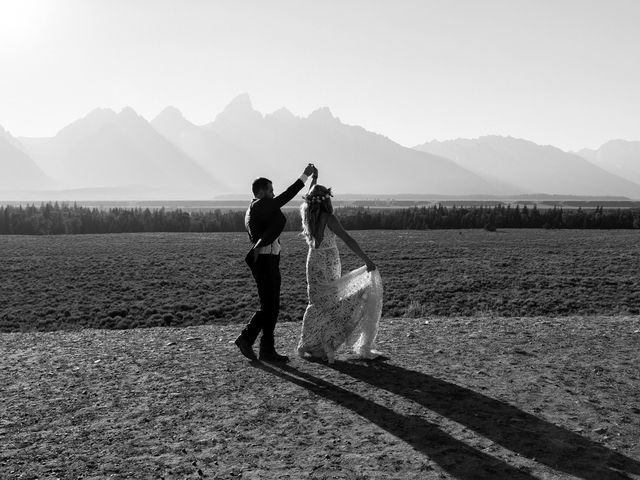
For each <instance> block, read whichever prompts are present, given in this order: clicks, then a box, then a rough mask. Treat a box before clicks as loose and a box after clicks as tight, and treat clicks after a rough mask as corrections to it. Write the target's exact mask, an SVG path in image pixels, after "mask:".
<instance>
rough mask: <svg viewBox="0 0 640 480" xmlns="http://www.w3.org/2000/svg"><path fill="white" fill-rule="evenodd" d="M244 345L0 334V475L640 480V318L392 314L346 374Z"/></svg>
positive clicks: (218, 339) (105, 335)
mask: <svg viewBox="0 0 640 480" xmlns="http://www.w3.org/2000/svg"><path fill="white" fill-rule="evenodd" d="M299 327H300V325H299V323H297V322H288V323H282V324H280V325H279V326H278V330H277V334H278V348H279V349H280V350H283V351H287V352H290V351H291V349H293V347H294V346H295V343H296V338H297V335H298V330H299ZM236 334H237V327H236V326H235V325H205V326H197V327H189V328H151V329H136V330H126V331H108V330H92V329H87V330H81V331H73V332H62V331H58V332H27V333H3V334H0V350H1V351H2V356H0V384H1V385H2V389H3V390H2V394H1V395H0V412H2V415H0V439H1V441H2V448H0V478H3V479H25V480H26V479H36V478H45V479H54V478H60V479H79V478H83V479H104V478H114V479H124V478H127V479H160V478H164V479H176V480H178V479H196V478H210V479H236V478H242V479H256V480H257V479H260V480H262V479H292V480H298V479H305V478H310V479H351V480H355V479H359V480H366V479H376V480H385V479H403V480H405V479H408V480H412V479H427V480H429V479H454V478H455V479H465V480H472V479H473V480H477V479H488V480H521V479H522V480H528V479H547V480H551V479H576V478H580V479H588V480H613V479H624V478H636V479H640V443H639V442H640V441H639V439H640V376H639V373H638V364H639V363H640V353H639V352H640V317H638V316H634V317H602V316H594V317H563V318H551V317H537V318H535V317H534V318H459V317H452V318H439V319H433V318H431V319H428V320H427V321H426V320H425V319H384V320H383V321H382V324H381V329H380V334H379V337H378V340H379V341H378V348H379V349H380V350H381V351H382V352H383V353H385V355H386V356H387V357H388V358H387V359H386V360H383V361H373V362H370V363H365V362H362V361H358V360H355V359H353V358H350V357H349V356H346V355H345V354H342V355H341V356H340V357H339V361H337V362H336V364H335V365H334V366H332V367H330V366H327V365H325V364H321V363H314V362H310V361H305V360H302V359H298V358H295V359H293V361H292V363H291V364H290V365H289V366H286V367H279V366H275V365H267V364H260V363H257V364H255V365H251V364H250V363H249V362H247V361H246V359H244V357H241V356H240V354H239V353H238V352H237V351H236V349H235V346H234V345H233V344H232V343H230V342H231V341H232V340H233V338H234V337H235V335H236Z"/></svg>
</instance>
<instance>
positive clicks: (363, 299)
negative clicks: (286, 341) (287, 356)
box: [298, 228, 382, 363]
mask: <svg viewBox="0 0 640 480" xmlns="http://www.w3.org/2000/svg"><path fill="white" fill-rule="evenodd" d="M341 270H342V265H341V263H340V254H339V252H338V245H337V243H336V235H335V233H333V232H332V231H331V230H329V229H328V228H327V229H326V230H325V236H324V238H323V240H322V242H321V243H320V245H319V246H318V247H317V248H313V247H309V253H308V255H307V293H308V295H309V305H308V306H307V309H306V311H305V313H304V319H303V322H302V334H301V337H300V342H299V344H298V354H299V355H301V356H303V355H304V354H305V353H307V354H309V355H311V356H313V357H319V358H323V359H325V360H328V361H329V363H333V361H334V358H335V354H336V351H337V350H338V349H339V348H341V347H344V348H350V349H352V350H353V351H354V352H355V353H356V354H358V355H359V356H360V357H363V358H374V357H376V356H377V355H378V354H379V353H378V352H376V351H374V350H372V348H373V342H374V340H375V338H376V334H377V332H378V323H379V321H380V315H381V313H382V279H381V277H380V273H379V272H378V270H374V271H372V272H368V271H367V267H366V266H362V267H360V268H358V269H356V270H352V271H351V272H349V273H347V274H345V275H341V273H342V272H341Z"/></svg>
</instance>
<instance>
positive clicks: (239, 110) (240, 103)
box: [215, 93, 263, 123]
mask: <svg viewBox="0 0 640 480" xmlns="http://www.w3.org/2000/svg"><path fill="white" fill-rule="evenodd" d="M262 118H263V116H262V114H261V113H260V112H258V111H256V110H254V108H253V105H252V104H251V98H249V94H247V93H243V94H241V95H238V96H237V97H235V98H234V99H233V100H231V103H229V104H228V105H227V106H226V107H225V109H224V110H223V111H222V112H221V113H219V114H218V115H217V116H216V120H215V121H216V122H232V123H242V122H251V121H257V120H262Z"/></svg>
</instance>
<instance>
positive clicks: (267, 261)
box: [242, 255, 281, 353]
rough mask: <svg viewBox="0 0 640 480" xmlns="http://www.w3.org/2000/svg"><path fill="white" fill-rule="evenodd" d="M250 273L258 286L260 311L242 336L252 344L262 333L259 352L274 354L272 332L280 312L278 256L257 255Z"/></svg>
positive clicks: (253, 317)
mask: <svg viewBox="0 0 640 480" xmlns="http://www.w3.org/2000/svg"><path fill="white" fill-rule="evenodd" d="M251 273H252V274H253V278H254V279H255V281H256V285H257V286H258V296H259V297H260V310H258V311H257V312H256V313H254V314H253V316H252V317H251V320H250V321H249V323H248V324H247V326H246V327H245V328H244V330H242V336H243V337H244V338H245V339H246V340H247V341H248V342H249V343H251V344H253V343H254V342H255V341H256V338H258V334H259V333H260V332H262V337H261V339H260V351H261V352H263V353H264V352H267V353H269V352H275V346H274V338H273V332H274V330H275V328H276V322H277V321H278V313H279V312H280V282H281V279H280V255H259V256H258V261H257V262H256V263H255V264H254V265H253V266H252V267H251Z"/></svg>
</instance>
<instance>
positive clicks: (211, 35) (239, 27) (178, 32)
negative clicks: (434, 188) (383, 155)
mask: <svg viewBox="0 0 640 480" xmlns="http://www.w3.org/2000/svg"><path fill="white" fill-rule="evenodd" d="M0 69H1V70H0V125H2V126H3V127H4V128H6V129H7V130H9V131H10V132H11V133H12V134H14V135H16V136H49V135H53V134H55V133H56V132H57V131H58V130H59V129H61V128H62V127H64V126H65V125H66V124H68V123H70V122H71V121H73V120H75V119H77V118H80V117H82V116H84V115H86V114H87V113H88V112H89V111H90V110H92V109H94V108H96V107H109V108H114V109H118V110H119V109H120V108H122V107H124V106H127V105H128V106H131V107H133V108H134V109H135V110H136V111H138V112H139V113H140V114H142V115H143V116H144V117H145V118H147V119H149V120H150V119H152V118H153V117H154V116H155V115H157V114H158V113H159V112H160V111H161V110H162V109H163V108H164V107H165V106H167V105H174V106H176V107H178V108H179V109H180V110H182V112H183V113H184V114H185V116H186V117H187V118H188V119H189V120H191V121H193V122H194V123H197V124H203V123H206V122H209V121H212V120H213V119H214V118H215V115H216V114H217V113H219V112H220V111H221V110H222V109H223V108H224V107H225V106H226V105H227V104H228V103H229V102H230V101H231V99H232V98H233V97H235V96H236V95H238V94H240V93H245V92H246V93H249V95H250V96H251V98H252V100H253V104H254V107H255V108H256V109H257V110H259V111H261V112H263V113H269V112H272V111H274V110H276V109H278V108H280V107H282V106H286V107H287V108H289V109H290V110H291V111H292V112H293V113H294V114H297V115H301V116H306V115H308V114H309V113H310V112H311V111H313V110H315V109H316V108H319V107H323V106H328V107H330V108H331V110H332V112H333V113H334V115H336V116H337V117H339V118H340V119H341V120H342V121H343V122H344V123H348V124H357V125H362V126H363V127H365V128H367V129H368V130H372V131H375V132H378V133H381V134H383V135H386V136H388V137H390V138H391V139H393V140H395V141H397V142H399V143H401V144H403V145H406V146H413V145H416V144H418V143H423V142H425V141H427V140H432V139H439V140H443V139H450V138H457V137H477V136H480V135H486V134H499V135H511V136H515V137H522V138H527V139H530V140H533V141H535V142H537V143H541V144H554V145H557V146H559V147H561V148H564V149H579V148H582V147H591V148H593V147H598V146H599V145H600V144H602V143H604V142H605V141H607V140H609V139H613V138H625V139H628V140H640V113H639V112H640V87H639V85H640V1H638V0H602V1H600V0H441V1H437V0H415V1H403V0H388V1H374V0H334V1H331V0H322V1H306V0H291V1H284V0H269V1H266V0H254V1H248V0H230V1H215V0H210V1H200V0H180V1H178V0H0Z"/></svg>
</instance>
